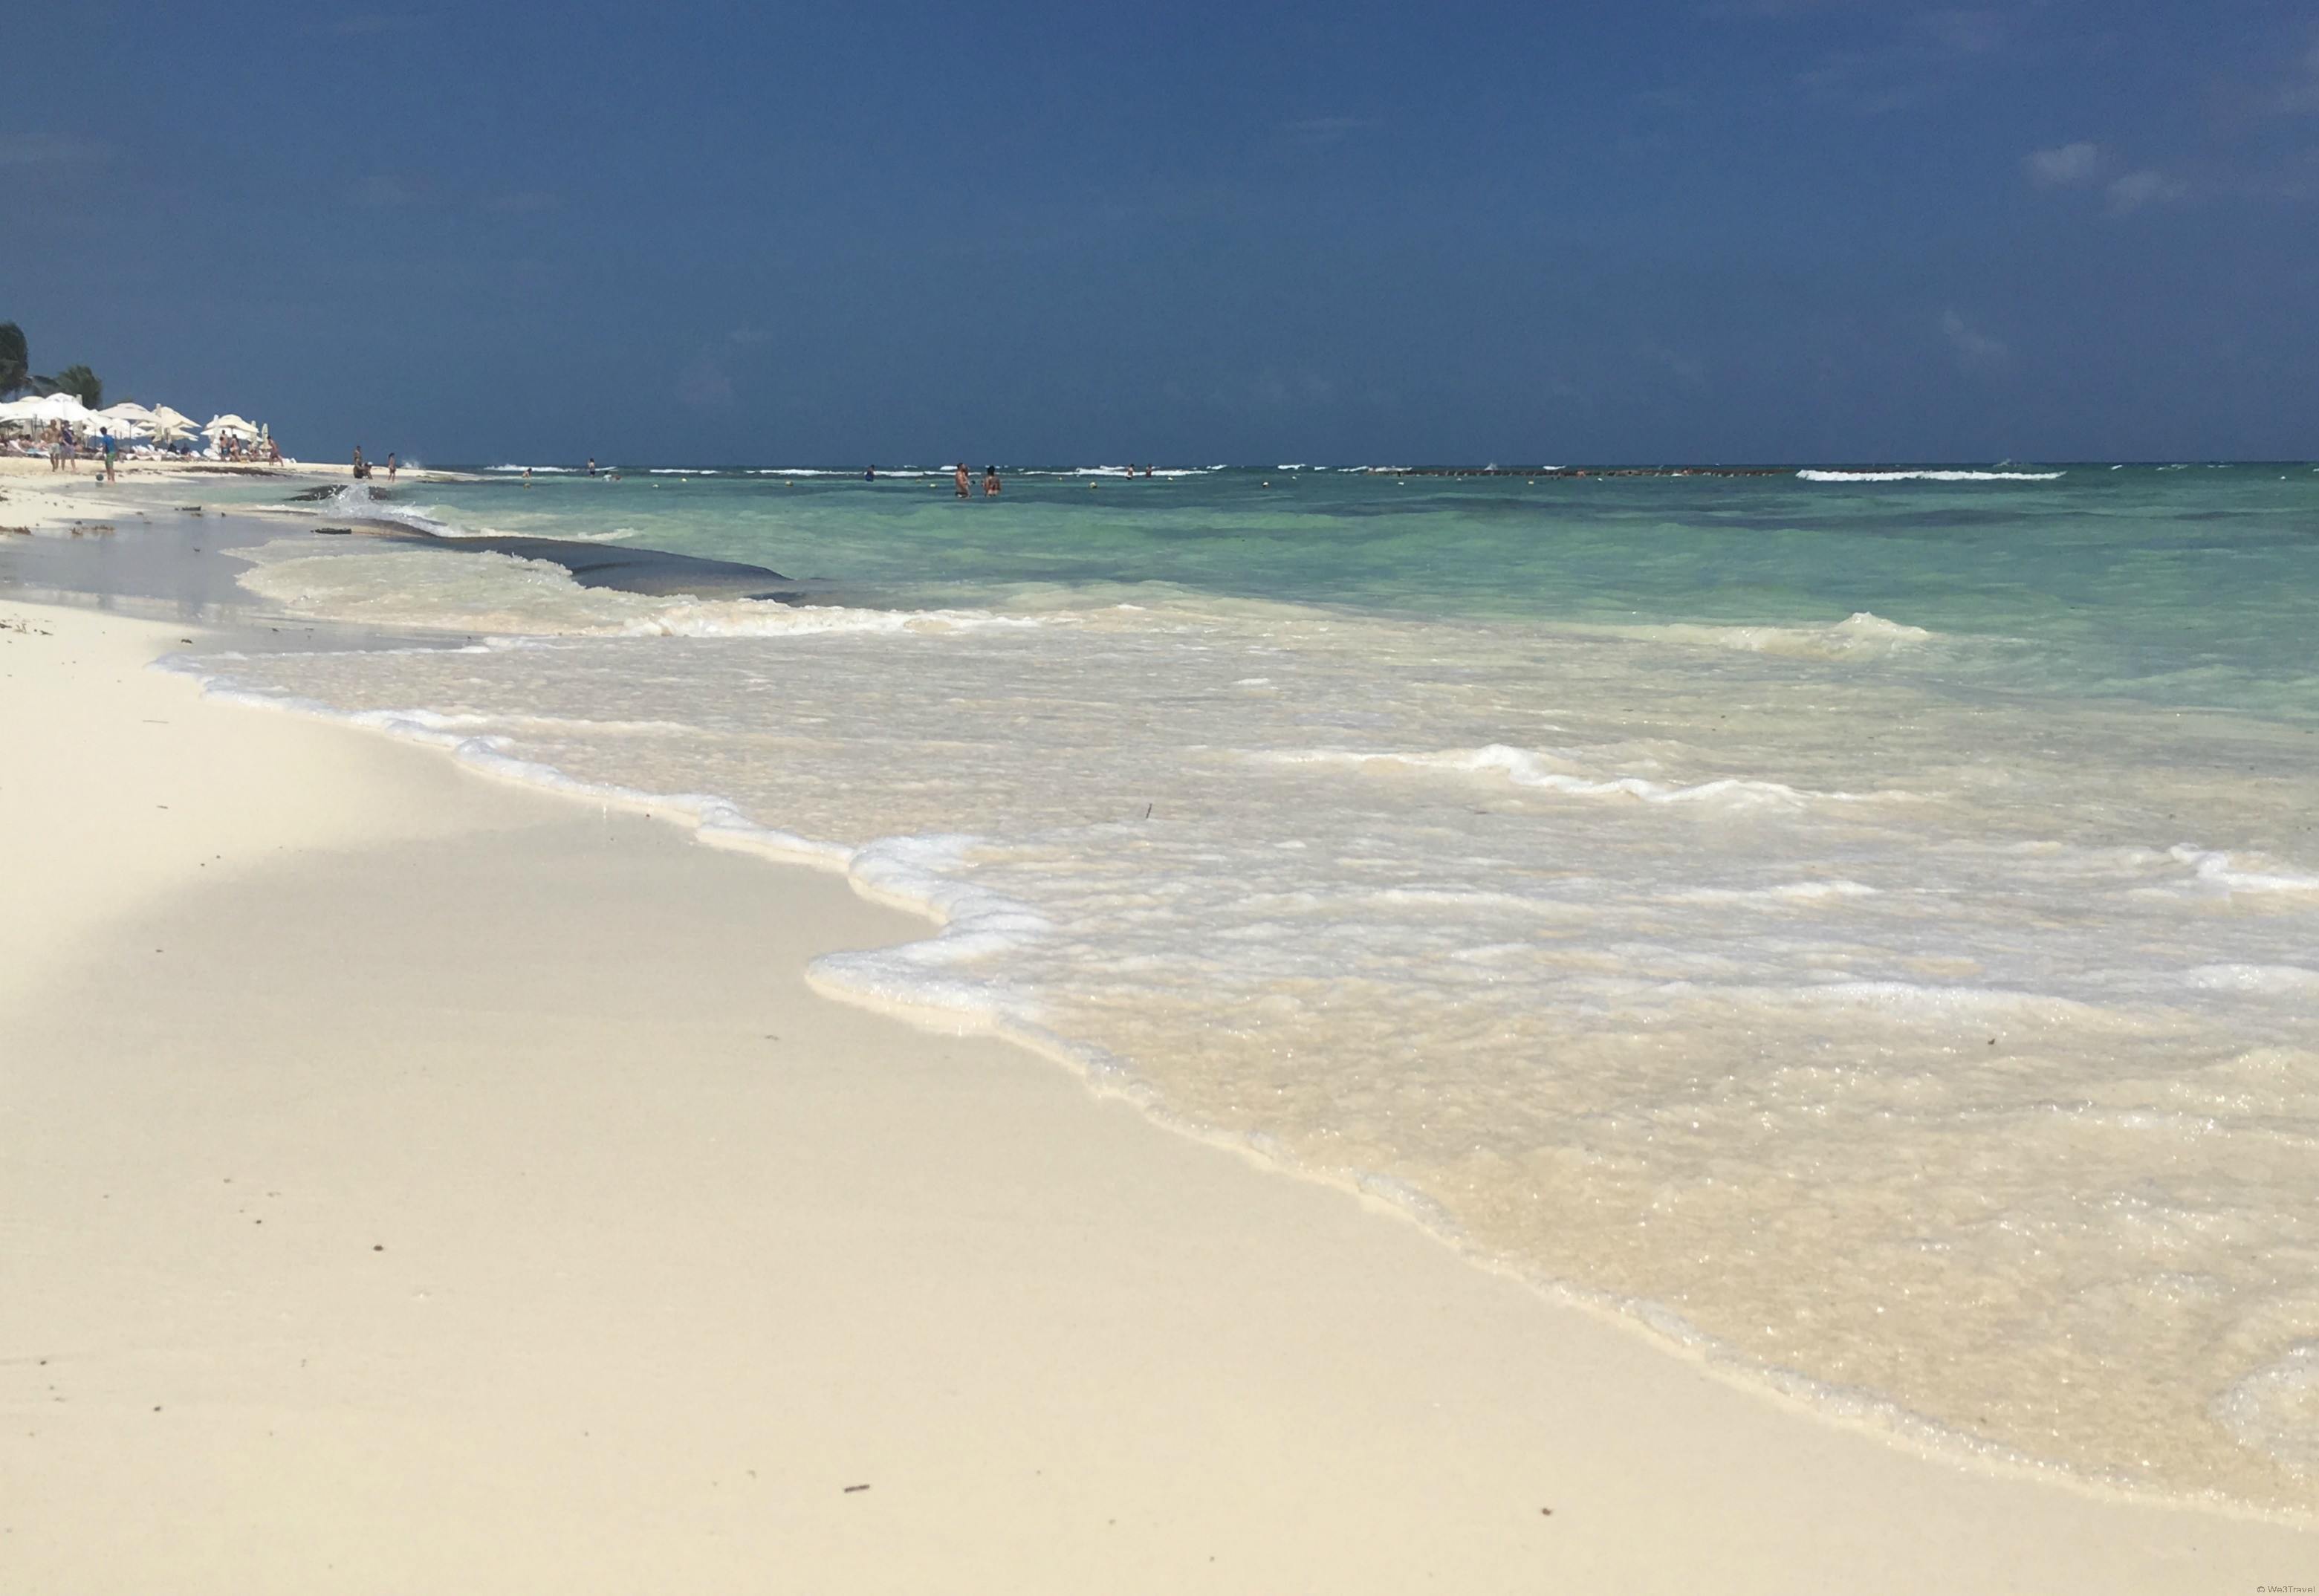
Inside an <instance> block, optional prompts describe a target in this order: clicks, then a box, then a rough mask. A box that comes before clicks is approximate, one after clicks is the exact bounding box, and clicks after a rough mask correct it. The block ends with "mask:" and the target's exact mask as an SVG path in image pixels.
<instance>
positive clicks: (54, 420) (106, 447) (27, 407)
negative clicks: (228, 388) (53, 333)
mask: <svg viewBox="0 0 2319 1596" xmlns="http://www.w3.org/2000/svg"><path fill="white" fill-rule="evenodd" d="M0 455H16V456H19V457H23V456H26V455H29V456H32V457H33V458H45V459H46V460H47V461H48V462H49V464H50V468H51V469H53V470H58V471H69V470H77V469H79V466H80V463H81V462H82V461H84V460H88V461H94V462H95V463H97V464H99V465H100V466H101V467H102V468H103V469H104V470H106V471H107V472H108V473H109V472H111V470H112V469H113V465H114V463H115V462H116V461H117V460H120V459H123V458H128V459H147V460H161V459H195V458H198V459H207V460H227V461H239V462H263V463H267V464H278V463H279V462H280V461H281V459H282V446H281V445H280V444H278V443H276V442H275V439H274V437H273V434H272V431H271V430H270V429H269V428H266V426H265V425H264V424H262V423H253V422H250V421H246V420H244V419H242V418H241V417H239V416H237V415H230V414H223V415H217V416H212V417H211V418H210V419H209V420H208V422H206V423H204V424H199V425H197V424H196V423H195V422H194V419H193V418H192V417H190V416H187V415H185V414H183V413H182V412H180V411H177V410H172V409H170V408H169V407H168V406H167V405H161V406H158V407H157V408H154V409H148V408H146V407H145V406H143V405H141V404H135V403H122V404H116V405H112V406H109V407H107V408H105V409H104V410H91V409H90V408H89V407H88V406H87V405H86V404H85V403H83V402H82V401H81V400H80V399H79V398H77V396H75V395H73V394H69V393H50V394H46V395H42V396H40V397H37V398H24V399H18V400H13V401H7V402H5V403H0Z"/></svg>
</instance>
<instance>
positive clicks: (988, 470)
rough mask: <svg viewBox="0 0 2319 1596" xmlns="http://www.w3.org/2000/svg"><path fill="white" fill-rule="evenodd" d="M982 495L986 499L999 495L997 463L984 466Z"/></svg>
mask: <svg viewBox="0 0 2319 1596" xmlns="http://www.w3.org/2000/svg"><path fill="white" fill-rule="evenodd" d="M982 496H983V497H984V498H985V499H996V498H997V497H998V467H997V466H996V465H986V466H984V467H983V468H982Z"/></svg>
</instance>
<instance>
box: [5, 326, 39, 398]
mask: <svg viewBox="0 0 2319 1596" xmlns="http://www.w3.org/2000/svg"><path fill="white" fill-rule="evenodd" d="M31 381H32V352H31V351H30V350H29V349H27V348H26V347H24V329H23V328H21V327H19V326H17V325H16V324H15V323H14V321H0V393H14V392H15V391H16V390H17V389H19V388H21V387H23V385H24V384H25V383H29V382H31Z"/></svg>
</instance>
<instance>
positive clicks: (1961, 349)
mask: <svg viewBox="0 0 2319 1596" xmlns="http://www.w3.org/2000/svg"><path fill="white" fill-rule="evenodd" d="M1941 337H1942V338H1945V339H1946V340H1947V341H1948V346H1949V348H1950V349H1951V350H1952V351H1954V353H1955V355H1956V358H1957V364H1958V365H1961V366H1963V367H1964V369H1965V370H1967V371H1988V370H1990V368H1991V367H1994V366H1999V365H2004V364H2005V363H2006V362H2007V361H2008V360H2009V359H2011V358H2012V356H2013V351H2012V350H2011V349H2009V348H2008V347H2006V345H2005V340H2004V339H2003V338H1992V337H1990V335H1989V334H1988V333H1985V332H1983V331H1982V330H1981V329H1979V328H1977V327H1975V326H1974V325H1973V324H1972V322H1970V321H1968V320H1965V319H1964V316H1963V312H1961V311H1955V310H1948V311H1942V312H1941Z"/></svg>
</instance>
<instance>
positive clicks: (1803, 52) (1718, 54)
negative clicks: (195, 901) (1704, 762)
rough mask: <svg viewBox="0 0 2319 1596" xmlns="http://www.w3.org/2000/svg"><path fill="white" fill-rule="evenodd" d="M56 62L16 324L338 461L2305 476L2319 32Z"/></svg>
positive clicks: (248, 15) (2315, 386)
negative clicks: (2033, 470) (2248, 464)
mask: <svg viewBox="0 0 2319 1596" xmlns="http://www.w3.org/2000/svg"><path fill="white" fill-rule="evenodd" d="M68 17H69V25H64V24H63V23H62V21H61V20H59V25H56V26H51V25H50V23H49V22H47V21H41V22H36V23H32V24H30V25H27V26H25V27H22V28H17V29H14V30H12V37H11V42H10V67H9V77H11V79H12V80H13V81H14V92H13V93H11V94H10V95H8V96H7V97H6V99H5V101H0V320H15V321H18V322H20V323H22V324H23V327H24V329H25V331H26V333H27V335H28V336H29V338H30V339H31V341H32V356H33V363H34V365H35V367H36V368H37V369H40V370H43V371H47V370H53V369H55V368H56V367H58V366H60V365H68V364H70V363H73V362H75V361H83V362H86V363H87V364H88V365H93V366H95V368H96V369H97V370H98V372H99V373H100V374H103V375H104V377H105V378H106V379H107V382H108V391H109V392H110V393H112V394H115V395H122V396H130V397H135V398H139V399H142V400H146V401H149V402H150V401H167V402H168V403H171V404H175V405H176V406H177V407H178V408H180V409H183V410H189V411H194V412H197V413H199V414H200V415H203V416H206V415H207V414H209V413H210V412H211V411H212V410H217V409H233V410H240V411H242V412H244V413H246V414H248V415H252V416H255V417H259V418H263V419H271V420H272V421H273V422H274V423H275V427H276V428H277V430H278V431H279V432H280V433H281V434H282V436H283V437H284V439H285V441H287V442H288V443H289V444H290V445H291V446H292V447H293V448H294V449H296V450H298V451H300V452H303V453H307V454H311V455H335V454H338V453H340V452H342V451H343V449H344V448H345V447H347V446H350V445H352V444H354V443H356V442H360V443H362V444H364V445H365V446H366V447H367V448H369V449H370V450H371V451H372V452H373V453H374V454H383V452H384V451H385V450H386V449H388V448H390V447H393V448H398V449H400V450H401V452H402V453H403V454H404V455H406V456H407V457H418V458H423V459H430V460H437V461H451V460H464V461H475V460H481V459H484V458H489V459H492V460H498V459H535V460H550V459H570V458H573V457H576V456H579V455H585V454H589V453H593V454H596V455H601V456H603V457H605V458H607V459H611V458H621V459H627V460H633V461H644V460H656V461H687V462H707V461H714V462H727V463H748V464H796V463H810V462H829V463H849V462H857V461H870V460H876V461H880V462H884V463H889V464H891V463H899V462H902V461H905V460H932V459H948V458H957V457H960V456H961V455H970V456H972V457H974V458H976V459H978V460H979V459H985V458H990V459H998V460H1016V461H1023V460H1033V459H1043V460H1070V461H1085V460H1095V459H1104V460H1117V459H1122V458H1127V457H1135V458H1157V459H1160V460H1162V461H1176V462H1194V461H1196V462H1200V463H1206V462H1210V461H1243V462H1259V463H1272V462H1276V461H1286V460H1295V459H1310V460H1316V461H1331V462H1353V461H1372V462H1392V463H1403V462H1413V461H1441V460H1458V461H1482V460H1502V461H1527V462H1559V461H1566V460H1582V459H1584V460H1661V459H1701V460H1714V459H1724V460H1739V459H1776V460H1854V459H1899V458H1910V459H1993V458H2000V457H2006V456H2014V457H2019V458H2031V457H2045V458H2062V457H2069V458H2089V457H2092V458H2121V457H2123V458H2184V457H2224V456H2239V457H2278V456H2288V455H2291V456H2296V457H2301V456H2305V455H2319V437H2314V417H2319V409H2314V404H2313V397H2314V394H2319V318H2314V315H2313V307H2314V288H2319V265H2314V262H2319V254H2314V246H2315V245H2319V226H2314V223H2319V11H2314V8H2313V7H2312V6H2310V5H2284V4H2269V3H2267V0H2215V3H2213V4H2209V5H2197V6H2193V5H2183V4H2175V5H2147V4H2143V5H2137V4H2133V3H2131V0H2127V3H2124V4H2096V3H2093V0H2043V3H2017V4H1997V5H1983V6H1965V7H1957V6H1919V5H1899V4H1874V3H1872V0H1702V3H1698V4H1664V5H1662V4H1651V3H1648V0H1640V3H1637V4H1630V5H1616V6H1613V5H1593V6H1575V5H1562V6H1557V5H1524V6H1512V5H1430V6H1414V5H1406V6H1403V5H1394V6H1387V5H1326V6H1322V5H1263V4H1260V3H1244V4H1240V5H1205V4H1195V5H1178V6H1175V7H1172V8H1158V7H1150V6H1142V5H1138V6H1123V5H1105V4H1100V3H1081V4H1074V5H1014V6H1006V7H967V6H935V5H875V4H871V5H843V6H841V5H827V6H817V7H782V6H750V5H684V4H675V5H618V6H612V5H591V4H579V5H563V6H556V7H545V6H538V7H534V6H516V5H494V4H489V3H474V0H470V3H468V4H465V5H456V6H450V5H445V6H439V7H438V6H420V7H415V8H411V9H393V10H370V9H361V8H350V9H343V10H339V9H334V8H332V7H329V6H327V5H301V6H294V7H293V6H277V5H264V4H259V5H248V6H244V7H240V8H237V9H235V10H233V11H231V12H230V14H229V13H226V12H223V11H221V10H220V9H219V8H214V7H207V6H197V7H196V6H180V7H175V8H170V7H159V6H154V5H149V4H139V5H110V4H104V3H99V4H94V5H91V4H82V5H77V6H76V7H74V8H72V9H71V11H70V12H69V13H68Z"/></svg>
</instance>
